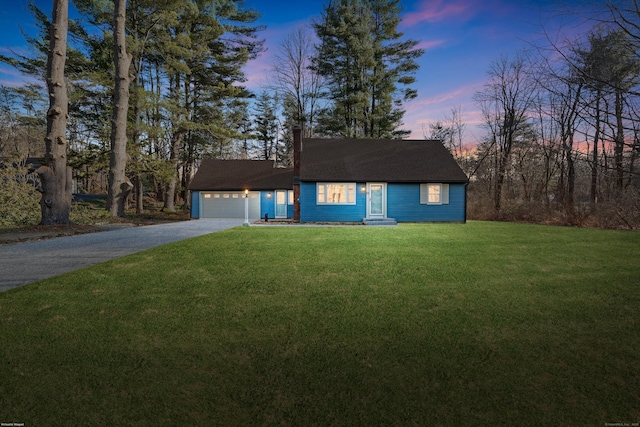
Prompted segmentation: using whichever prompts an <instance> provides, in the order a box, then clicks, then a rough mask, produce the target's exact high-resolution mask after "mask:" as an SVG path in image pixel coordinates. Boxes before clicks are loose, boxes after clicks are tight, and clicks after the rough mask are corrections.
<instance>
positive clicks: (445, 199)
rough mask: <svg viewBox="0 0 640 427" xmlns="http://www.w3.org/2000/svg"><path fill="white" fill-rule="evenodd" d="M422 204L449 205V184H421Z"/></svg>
mask: <svg viewBox="0 0 640 427" xmlns="http://www.w3.org/2000/svg"><path fill="white" fill-rule="evenodd" d="M420 204H421V205H448V204H449V184H435V183H433V184H431V183H429V184H420Z"/></svg>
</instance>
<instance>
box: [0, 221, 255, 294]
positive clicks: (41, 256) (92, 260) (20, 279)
mask: <svg viewBox="0 0 640 427" xmlns="http://www.w3.org/2000/svg"><path fill="white" fill-rule="evenodd" d="M242 223H243V220H241V219H199V220H191V221H181V222H175V223H169V224H158V225H148V226H144V227H131V228H126V229H119V230H112V231H102V232H98V233H90V234H81V235H77V236H70V237H60V238H56V239H51V240H44V241H41V242H28V243H19V244H15V245H9V246H2V247H0V291H5V290H7V289H11V288H15V287H17V286H21V285H25V284H27V283H31V282H35V281H37V280H42V279H48V278H49V277H53V276H57V275H59V274H62V273H67V272H69V271H73V270H78V269H80V268H83V267H87V266H90V265H93V264H98V263H100V262H104V261H108V260H111V259H114V258H119V257H121V256H125V255H129V254H132V253H135V252H139V251H142V250H144V249H149V248H153V247H156V246H160V245H164V244H166V243H172V242H177V241H179V240H184V239H188V238H190V237H196V236H201V235H204V234H209V233H213V232H216V231H220V230H226V229H228V228H232V227H236V226H239V225H242Z"/></svg>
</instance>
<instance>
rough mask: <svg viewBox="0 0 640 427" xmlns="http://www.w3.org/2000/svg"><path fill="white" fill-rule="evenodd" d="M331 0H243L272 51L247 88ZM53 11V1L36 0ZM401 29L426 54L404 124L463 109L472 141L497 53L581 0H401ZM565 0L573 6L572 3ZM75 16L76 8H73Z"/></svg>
mask: <svg viewBox="0 0 640 427" xmlns="http://www.w3.org/2000/svg"><path fill="white" fill-rule="evenodd" d="M327 3H328V0H304V1H291V0H246V5H247V6H248V7H251V8H254V9H256V10H258V11H259V12H260V13H261V14H262V18H261V19H260V21H259V22H258V24H261V25H265V26H266V27H267V29H266V30H265V31H263V32H261V37H262V38H264V39H265V40H266V46H267V51H266V52H265V53H263V54H262V55H261V56H260V58H259V59H258V60H256V61H253V62H252V63H250V64H249V65H248V66H247V67H246V70H245V71H246V74H247V77H248V79H249V81H248V82H247V85H248V86H249V88H251V89H252V90H254V91H256V92H258V91H260V90H261V89H262V88H263V87H264V86H265V83H266V81H267V75H268V73H269V70H270V67H271V64H272V63H273V56H274V54H275V53H276V51H277V50H278V46H279V44H280V42H281V41H282V39H283V38H284V37H285V36H286V35H287V34H288V33H289V32H290V31H292V30H293V29H295V28H296V27H297V26H300V25H306V24H309V23H310V22H311V21H312V20H313V19H316V18H318V17H319V16H320V14H321V13H322V10H323V6H324V5H326V4H327ZM26 4H27V0H5V1H3V5H2V6H0V28H1V30H0V32H1V34H2V36H1V37H2V38H1V41H0V52H1V53H5V54H6V53H8V51H9V50H10V49H12V50H14V51H24V49H25V47H26V46H25V45H26V44H25V42H24V38H23V37H22V35H21V34H20V27H22V28H23V29H24V30H25V31H27V32H29V33H31V34H33V33H35V31H36V29H35V25H34V24H33V20H32V18H31V17H30V16H29V15H28V13H26ZM36 4H38V5H40V7H41V8H42V9H43V10H44V11H45V13H50V11H51V5H52V0H36ZM401 4H402V6H403V8H404V11H403V13H402V19H403V21H402V23H401V25H400V31H402V32H403V33H404V34H405V37H407V38H411V39H414V40H419V41H420V47H422V48H424V49H425V54H424V55H423V56H422V58H421V59H420V60H419V64H420V70H419V71H418V73H417V75H416V78H417V83H416V84H415V86H414V87H415V88H416V89H417V90H418V98H417V99H415V100H414V101H412V102H410V103H409V104H406V105H405V107H406V110H407V112H406V114H405V120H404V122H405V126H404V128H405V129H409V130H411V131H412V134H411V137H412V138H422V137H423V130H422V129H423V127H427V126H428V124H429V123H433V122H435V121H436V120H438V119H442V118H444V116H445V115H448V114H449V112H450V110H451V108H452V107H456V108H459V109H460V110H461V112H462V119H463V121H464V122H465V123H466V124H467V132H466V139H467V141H468V142H470V143H475V142H477V141H478V140H480V139H481V138H482V135H483V130H482V128H481V127H480V126H479V124H480V122H481V117H480V113H479V111H478V107H477V106H476V105H475V104H474V102H473V100H472V97H473V94H474V93H475V92H476V91H478V90H480V89H481V88H482V85H483V84H484V82H485V81H486V78H487V70H488V66H489V64H490V63H491V62H492V61H495V60H496V59H498V58H499V57H500V55H512V54H514V53H515V52H516V51H517V50H518V49H519V48H525V47H530V45H531V44H532V43H542V42H543V40H544V38H543V29H546V30H551V31H555V29H557V28H558V27H562V28H563V29H564V30H566V31H571V28H573V26H574V25H575V22H577V21H579V20H580V18H579V17H576V16H573V15H571V14H567V13H565V12H563V11H565V10H567V9H569V10H571V11H572V12H576V13H577V14H580V7H581V6H579V4H580V0H566V1H564V2H556V1H554V0H539V1H534V0H482V1H479V0H404V1H403V2H402V3H401ZM567 4H573V6H571V7H567V6H566V5H567ZM72 13H73V12H72ZM20 81H21V80H20V77H19V76H18V75H17V73H16V72H15V70H13V69H11V68H10V67H8V66H6V65H3V64H0V84H4V85H11V86H15V85H18V84H20Z"/></svg>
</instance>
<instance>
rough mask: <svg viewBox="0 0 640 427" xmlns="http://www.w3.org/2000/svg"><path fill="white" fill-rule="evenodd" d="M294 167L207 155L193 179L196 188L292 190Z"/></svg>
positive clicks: (263, 161)
mask: <svg viewBox="0 0 640 427" xmlns="http://www.w3.org/2000/svg"><path fill="white" fill-rule="evenodd" d="M292 188H293V169H291V168H288V169H285V168H274V167H273V162H272V161H271V160H214V159H205V160H203V161H202V163H201V164H200V167H199V168H198V172H197V173H196V175H195V176H194V177H193V180H191V184H189V189H190V190H193V191H212V190H219V191H239V190H245V189H249V190H275V189H283V190H290V189H292Z"/></svg>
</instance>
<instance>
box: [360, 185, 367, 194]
mask: <svg viewBox="0 0 640 427" xmlns="http://www.w3.org/2000/svg"><path fill="white" fill-rule="evenodd" d="M360 191H362V192H363V193H366V191H367V187H366V186H365V185H363V186H362V187H360Z"/></svg>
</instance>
